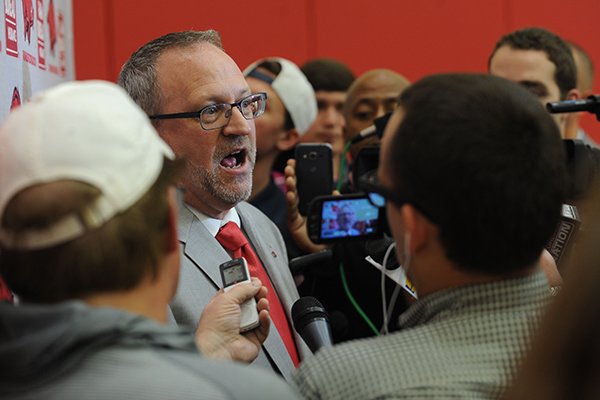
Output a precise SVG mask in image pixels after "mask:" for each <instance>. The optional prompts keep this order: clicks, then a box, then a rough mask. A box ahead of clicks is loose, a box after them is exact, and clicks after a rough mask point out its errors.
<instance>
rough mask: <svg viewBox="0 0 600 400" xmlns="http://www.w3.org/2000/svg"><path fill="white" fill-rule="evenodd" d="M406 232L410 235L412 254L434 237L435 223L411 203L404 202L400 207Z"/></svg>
mask: <svg viewBox="0 0 600 400" xmlns="http://www.w3.org/2000/svg"><path fill="white" fill-rule="evenodd" d="M400 213H401V215H402V221H403V223H404V229H405V234H407V235H410V243H409V244H408V246H409V248H408V250H409V251H410V254H415V253H417V252H418V251H419V250H421V249H422V248H423V247H424V246H426V245H427V243H428V241H429V240H431V239H432V235H433V230H432V229H431V228H432V227H433V225H432V224H431V222H430V221H429V220H428V219H427V218H425V217H424V216H423V214H421V213H420V212H419V210H417V209H416V208H415V207H414V206H412V205H411V204H404V205H403V206H402V208H401V209H400Z"/></svg>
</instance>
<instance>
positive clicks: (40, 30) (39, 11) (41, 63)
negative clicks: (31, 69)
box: [35, 0, 46, 71]
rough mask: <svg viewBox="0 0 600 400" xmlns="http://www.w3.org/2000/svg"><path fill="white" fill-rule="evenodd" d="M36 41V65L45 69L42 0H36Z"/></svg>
mask: <svg viewBox="0 0 600 400" xmlns="http://www.w3.org/2000/svg"><path fill="white" fill-rule="evenodd" d="M35 14H36V20H37V43H38V67H39V68H40V69H41V70H42V71H45V70H46V45H45V44H44V0H37V10H36V13H35Z"/></svg>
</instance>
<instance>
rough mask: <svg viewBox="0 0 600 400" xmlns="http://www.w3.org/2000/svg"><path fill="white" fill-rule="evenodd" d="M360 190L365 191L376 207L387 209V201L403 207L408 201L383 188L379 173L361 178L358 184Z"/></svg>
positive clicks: (373, 172)
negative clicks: (378, 176)
mask: <svg viewBox="0 0 600 400" xmlns="http://www.w3.org/2000/svg"><path fill="white" fill-rule="evenodd" d="M358 187H359V189H360V190H362V191H364V192H365V193H366V194H367V197H368V198H369V201H370V202H371V204H373V205H374V206H375V207H385V202H386V200H389V201H391V202H392V203H394V204H396V205H397V206H401V205H402V204H404V203H407V202H408V201H407V200H406V199H403V198H401V197H400V196H398V195H397V194H396V193H395V192H392V191H391V190H390V189H388V188H386V187H385V186H383V185H382V184H381V183H380V182H379V179H377V171H370V172H368V173H366V174H365V175H363V176H361V177H360V179H359V182H358Z"/></svg>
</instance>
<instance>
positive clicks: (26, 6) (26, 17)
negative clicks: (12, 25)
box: [23, 0, 33, 43]
mask: <svg viewBox="0 0 600 400" xmlns="http://www.w3.org/2000/svg"><path fill="white" fill-rule="evenodd" d="M23 25H24V26H25V30H24V33H25V40H26V41H27V43H31V30H32V29H33V0H23Z"/></svg>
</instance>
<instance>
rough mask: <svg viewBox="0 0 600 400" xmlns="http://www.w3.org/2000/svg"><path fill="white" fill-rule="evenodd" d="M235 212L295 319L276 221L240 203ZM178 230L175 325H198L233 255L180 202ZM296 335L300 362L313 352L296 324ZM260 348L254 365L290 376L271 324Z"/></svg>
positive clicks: (292, 291)
mask: <svg viewBox="0 0 600 400" xmlns="http://www.w3.org/2000/svg"><path fill="white" fill-rule="evenodd" d="M236 210H237V212H238V214H239V216H240V219H241V222H242V230H243V231H244V233H245V234H246V237H247V238H248V241H249V242H250V243H251V244H252V246H253V247H254V249H255V251H256V254H257V255H258V257H259V258H260V260H261V261H262V263H263V265H264V267H265V270H266V271H267V273H268V274H269V277H270V278H271V282H272V284H273V287H274V288H275V290H276V291H277V295H278V296H279V299H280V300H281V303H282V305H283V308H284V310H285V312H286V314H287V317H288V320H289V321H290V322H291V321H292V316H291V309H292V305H293V304H294V302H295V301H296V300H297V299H298V297H299V296H298V290H297V289H296V285H295V284H294V279H293V278H292V275H291V273H290V270H289V267H288V260H287V253H286V250H285V244H284V242H283V239H282V237H281V234H280V233H279V230H278V229H277V227H276V226H275V224H273V223H272V222H271V220H269V219H268V218H267V217H266V216H265V215H264V214H263V213H261V212H260V211H259V210H258V209H257V208H255V207H254V206H252V205H250V204H248V203H246V202H242V203H240V204H238V205H237V206H236ZM178 231H179V232H178V234H179V241H180V243H181V251H182V260H181V263H182V264H181V274H180V277H179V287H178V290H177V294H176V296H175V299H174V300H173V301H172V302H171V312H172V314H173V317H174V319H175V321H176V322H177V324H181V325H188V326H191V327H195V326H196V325H197V324H198V319H199V317H200V314H201V313H202V310H203V309H204V306H205V305H206V304H207V303H208V302H209V301H210V299H211V298H212V297H213V296H214V295H215V293H216V291H217V290H218V289H219V288H221V287H222V284H221V276H220V274H219V265H220V264H221V263H223V262H225V261H228V260H231V257H230V256H229V254H228V253H227V251H225V249H223V247H221V245H220V244H219V242H217V240H216V239H215V238H214V237H213V236H212V235H211V234H210V233H209V232H208V230H207V229H206V228H205V227H204V225H203V224H202V222H200V220H198V218H197V217H196V216H195V215H194V214H193V213H192V212H191V211H190V210H189V209H188V208H187V207H186V206H185V205H183V204H180V206H179V224H178ZM292 333H293V335H294V339H295V341H296V346H297V348H298V352H299V355H300V359H301V360H302V359H304V358H305V357H306V356H308V355H309V354H311V352H310V350H309V349H308V347H307V346H306V344H305V343H304V341H303V340H302V339H301V338H300V336H299V335H298V334H297V333H296V332H295V331H294V329H293V328H292ZM262 347H263V351H261V352H260V354H259V356H258V358H257V359H256V360H255V361H254V362H253V364H258V365H262V366H263V367H267V368H273V369H274V370H275V371H277V372H279V373H281V374H282V375H283V376H284V377H285V378H286V379H288V378H289V377H290V375H291V373H292V372H293V370H294V364H293V363H292V360H291V358H290V356H289V354H288V352H287V350H286V348H285V345H284V344H283V341H282V340H281V337H280V336H279V332H277V329H276V328H275V326H274V325H273V324H271V329H270V331H269V336H268V338H267V340H266V341H265V342H264V343H263V346H262ZM269 359H270V360H271V362H269Z"/></svg>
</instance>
